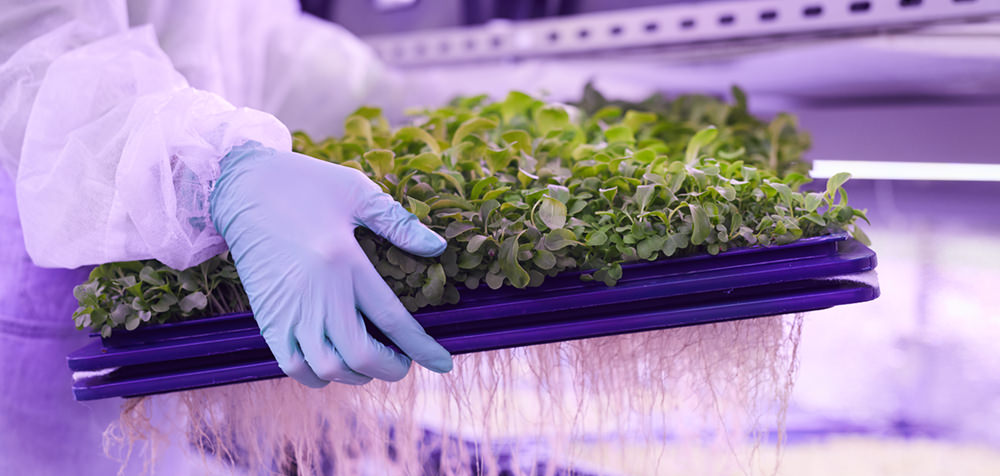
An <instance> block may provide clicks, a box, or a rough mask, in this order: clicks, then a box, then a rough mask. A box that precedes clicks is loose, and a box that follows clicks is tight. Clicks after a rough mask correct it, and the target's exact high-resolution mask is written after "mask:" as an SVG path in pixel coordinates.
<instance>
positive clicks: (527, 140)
mask: <svg viewBox="0 0 1000 476" xmlns="http://www.w3.org/2000/svg"><path fill="white" fill-rule="evenodd" d="M500 137H501V138H502V139H503V140H504V142H506V143H507V144H508V145H510V146H511V147H513V148H514V150H515V151H517V152H520V153H522V154H527V155H531V153H532V145H531V143H532V141H531V135H530V134H528V133H527V132H525V131H522V130H513V131H507V132H504V133H503V134H501V135H500ZM522 168H523V167H522Z"/></svg>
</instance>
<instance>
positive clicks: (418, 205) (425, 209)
mask: <svg viewBox="0 0 1000 476" xmlns="http://www.w3.org/2000/svg"><path fill="white" fill-rule="evenodd" d="M406 200H407V202H409V204H410V213H412V214H414V215H416V216H417V218H418V219H420V220H423V219H424V218H427V214H428V213H430V211H431V207H430V205H428V204H426V203H424V202H421V201H420V200H417V199H415V198H413V197H406Z"/></svg>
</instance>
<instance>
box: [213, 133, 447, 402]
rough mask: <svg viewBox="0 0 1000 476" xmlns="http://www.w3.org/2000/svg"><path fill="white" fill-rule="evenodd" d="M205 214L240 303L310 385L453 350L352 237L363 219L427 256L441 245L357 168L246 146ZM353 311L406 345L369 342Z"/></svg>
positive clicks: (395, 376) (289, 368) (439, 365)
mask: <svg viewBox="0 0 1000 476" xmlns="http://www.w3.org/2000/svg"><path fill="white" fill-rule="evenodd" d="M221 168H222V174H221V176H220V177H219V180H218V181H217V182H216V184H215V188H214V189H213V191H212V195H211V197H210V204H211V215H212V221H213V223H214V224H215V227H216V229H217V230H218V231H219V233H221V234H222V236H223V238H225V240H226V243H228V244H229V249H230V251H231V253H232V256H233V260H234V261H235V263H236V270H237V271H238V272H239V274H240V279H241V280H242V282H243V286H244V288H245V289H246V292H247V295H248V296H249V298H250V307H251V308H252V309H253V312H254V317H255V318H256V320H257V324H258V325H259V326H260V330H261V334H262V335H263V336H264V339H265V340H267V344H268V346H269V347H270V348H271V352H272V353H273V354H274V357H275V358H276V359H277V361H278V365H280V366H281V369H282V370H283V371H284V372H285V373H286V374H288V375H289V376H290V377H293V378H295V379H296V380H298V381H299V382H301V383H303V384H305V385H308V386H310V387H322V386H323V385H326V384H327V383H328V382H330V381H334V382H342V383H350V384H357V385H360V384H364V383H367V382H368V381H370V380H371V379H372V378H378V379H382V380H389V381H395V380H399V379H401V378H403V377H404V376H405V375H406V373H407V371H408V370H409V366H410V359H411V358H412V359H413V360H416V361H417V362H418V363H420V364H421V365H423V366H424V367H427V368H429V369H431V370H434V371H436V372H442V373H443V372H447V371H449V370H451V368H452V360H451V355H450V354H449V353H448V351H446V350H445V349H444V348H443V347H441V346H440V345H439V344H438V343H437V342H436V341H434V339H432V338H431V337H430V336H428V335H427V334H426V333H425V332H424V330H423V328H421V327H420V324H418V323H417V321H416V320H414V319H413V317H412V316H411V315H410V313H409V312H407V310H406V308H405V307H403V304H402V303H400V302H399V299H397V297H396V295H395V294H393V292H392V290H391V289H390V288H389V286H388V285H387V284H386V283H385V281H383V280H382V277H381V276H380V275H379V274H378V272H376V271H375V268H374V267H373V266H372V265H371V263H370V262H369V261H368V258H367V257H366V256H365V253H364V251H362V249H361V246H360V245H358V243H357V241H356V240H355V238H354V228H355V227H357V226H365V227H368V228H369V229H371V230H372V231H374V232H375V233H378V234H379V235H382V236H383V237H385V238H387V239H388V240H389V241H391V242H392V243H393V244H395V245H396V246H398V247H400V248H402V249H403V250H406V251H408V252H410V253H413V254H415V255H420V256H436V255H438V254H441V253H442V252H443V251H444V249H445V241H444V239H443V238H441V237H440V236H438V235H437V234H436V233H434V232H433V231H431V230H430V229H428V228H426V227H425V226H424V225H423V224H421V223H420V222H419V221H418V220H417V218H416V217H415V216H414V215H413V214H411V213H409V212H407V211H406V210H405V209H404V208H403V207H402V206H401V205H400V204H399V203H398V202H396V201H395V200H393V199H392V197H391V196H389V195H387V194H385V193H383V192H382V190H381V189H380V188H379V186H378V185H376V184H375V183H374V182H372V181H371V180H369V179H368V177H366V176H365V175H364V174H362V173H361V172H358V171H357V170H354V169H352V168H349V167H343V166H340V165H334V164H329V163H326V162H322V161H320V160H316V159H314V158H310V157H307V156H304V155H300V154H295V153H291V152H278V151H275V150H274V149H270V148H265V147H262V146H261V145H260V144H258V143H256V142H248V143H247V144H244V145H242V146H239V147H236V148H234V149H233V150H232V151H231V152H230V153H229V154H228V155H227V156H226V157H225V158H223V160H222V163H221ZM362 313H364V315H365V316H366V317H367V318H368V319H369V320H370V321H371V322H372V323H373V324H374V325H375V326H377V327H378V328H379V329H380V330H381V331H382V332H383V333H384V334H385V335H386V336H387V337H389V338H390V339H392V341H393V342H395V343H396V345H397V346H399V349H400V350H402V351H403V352H405V353H406V355H402V354H400V353H397V352H395V351H393V350H392V349H389V348H388V347H386V346H384V345H382V344H381V343H379V342H378V341H376V340H375V339H373V338H372V337H371V336H370V335H369V334H368V332H367V331H366V330H365V323H364V321H363V320H362V317H361V316H362Z"/></svg>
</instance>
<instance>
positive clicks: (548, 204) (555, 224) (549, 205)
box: [538, 197, 566, 230]
mask: <svg viewBox="0 0 1000 476" xmlns="http://www.w3.org/2000/svg"><path fill="white" fill-rule="evenodd" d="M538 216H539V218H541V219H542V222H543V223H545V226H547V227H549V229H552V230H555V229H557V228H562V227H563V226H565V225H566V205H563V203H562V202H560V201H559V200H556V199H554V198H552V197H542V205H541V207H539V209H538Z"/></svg>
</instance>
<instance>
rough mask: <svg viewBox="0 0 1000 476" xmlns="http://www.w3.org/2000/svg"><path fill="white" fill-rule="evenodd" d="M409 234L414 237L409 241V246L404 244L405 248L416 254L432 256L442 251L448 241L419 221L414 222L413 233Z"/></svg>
mask: <svg viewBox="0 0 1000 476" xmlns="http://www.w3.org/2000/svg"><path fill="white" fill-rule="evenodd" d="M411 236H416V239H414V240H413V241H412V242H410V243H409V246H406V247H405V249H406V251H408V252H410V253H413V254H415V255H417V256H423V257H425V258H432V257H435V256H438V255H440V254H441V253H444V250H445V248H447V247H448V242H447V241H445V239H444V238H442V237H441V235H438V234H437V233H434V232H433V231H431V230H430V229H429V228H427V227H425V226H424V225H422V224H420V223H415V224H414V230H413V235H411Z"/></svg>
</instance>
